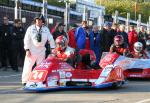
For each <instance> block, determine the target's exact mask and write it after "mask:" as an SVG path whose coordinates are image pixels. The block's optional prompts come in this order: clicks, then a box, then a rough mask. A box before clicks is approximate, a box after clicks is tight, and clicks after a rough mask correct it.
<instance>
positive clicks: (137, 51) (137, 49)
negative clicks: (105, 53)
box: [131, 42, 148, 59]
mask: <svg viewBox="0 0 150 103" xmlns="http://www.w3.org/2000/svg"><path fill="white" fill-rule="evenodd" d="M131 54H132V57H133V58H138V59H148V56H147V54H146V52H145V51H144V49H143V44H142V43H141V42H136V43H134V51H133V52H131Z"/></svg>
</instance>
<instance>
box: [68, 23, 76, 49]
mask: <svg viewBox="0 0 150 103" xmlns="http://www.w3.org/2000/svg"><path fill="white" fill-rule="evenodd" d="M76 28H77V25H76V24H70V30H69V31H68V37H69V44H68V45H69V46H70V47H72V48H76V47H77V43H76V40H75V30H76Z"/></svg>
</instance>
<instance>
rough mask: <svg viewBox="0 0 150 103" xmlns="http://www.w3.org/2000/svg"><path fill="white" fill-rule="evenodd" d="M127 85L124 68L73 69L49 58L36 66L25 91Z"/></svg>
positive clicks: (64, 63)
mask: <svg viewBox="0 0 150 103" xmlns="http://www.w3.org/2000/svg"><path fill="white" fill-rule="evenodd" d="M124 83H125V80H124V75H123V71H122V68H121V67H119V66H115V67H114V66H113V65H108V66H105V68H103V69H96V70H95V69H93V68H90V69H89V68H88V69H86V68H83V67H81V68H73V67H72V66H70V65H69V64H68V63H66V62H63V61H61V60H59V59H58V58H55V57H52V56H49V57H48V58H47V59H46V60H44V61H43V62H42V63H41V64H40V65H38V66H36V67H35V68H34V70H33V71H32V73H31V74H30V78H29V80H28V82H27V84H26V85H25V87H24V90H27V91H45V90H55V89H64V88H106V87H112V86H113V87H120V86H122V85H123V84H124Z"/></svg>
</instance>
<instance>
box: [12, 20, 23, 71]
mask: <svg viewBox="0 0 150 103" xmlns="http://www.w3.org/2000/svg"><path fill="white" fill-rule="evenodd" d="M14 23H15V24H14V28H13V31H12V32H13V33H12V59H13V66H14V69H15V70H16V71H18V66H19V63H18V60H17V59H18V56H19V57H20V58H19V59H20V60H21V62H22V64H21V66H23V61H24V55H25V51H24V48H23V38H24V34H25V30H24V29H23V27H22V25H21V21H20V20H19V19H16V20H15V21H14Z"/></svg>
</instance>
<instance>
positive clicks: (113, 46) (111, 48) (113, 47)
mask: <svg viewBox="0 0 150 103" xmlns="http://www.w3.org/2000/svg"><path fill="white" fill-rule="evenodd" d="M114 49H115V45H114V44H112V45H111V47H110V49H109V52H110V53H113V52H114Z"/></svg>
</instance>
